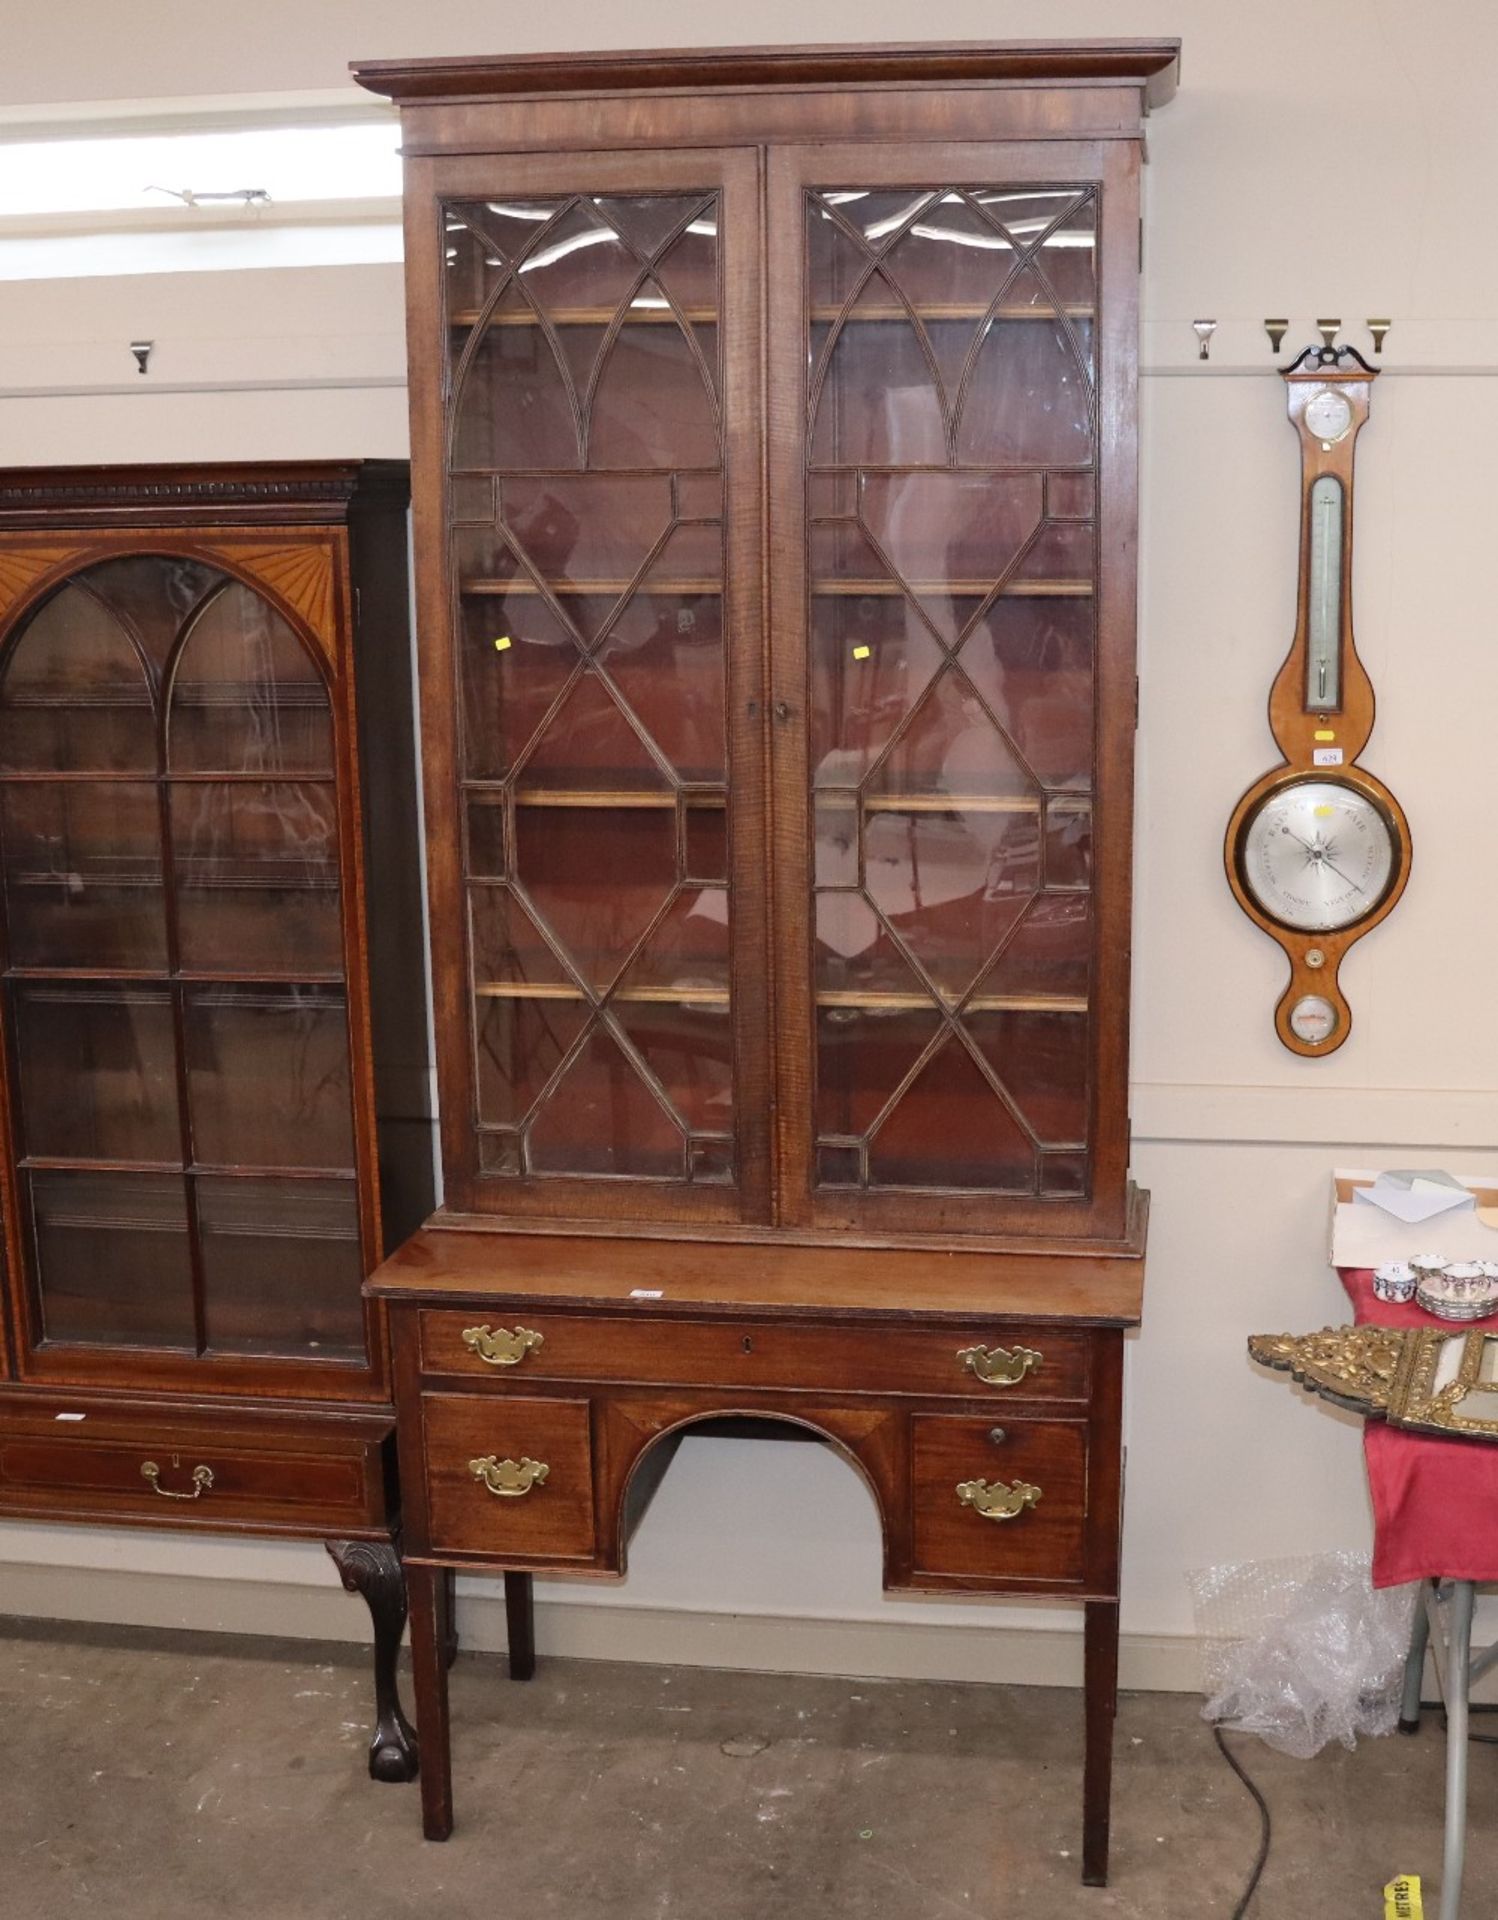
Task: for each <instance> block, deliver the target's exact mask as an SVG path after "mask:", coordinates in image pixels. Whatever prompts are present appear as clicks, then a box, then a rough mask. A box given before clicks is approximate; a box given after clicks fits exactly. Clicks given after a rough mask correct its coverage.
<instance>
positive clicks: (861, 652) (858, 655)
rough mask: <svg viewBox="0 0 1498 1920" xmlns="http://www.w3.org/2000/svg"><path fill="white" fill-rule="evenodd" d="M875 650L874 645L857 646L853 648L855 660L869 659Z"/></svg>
mask: <svg viewBox="0 0 1498 1920" xmlns="http://www.w3.org/2000/svg"><path fill="white" fill-rule="evenodd" d="M873 651H874V649H873V648H872V647H855V648H854V649H853V658H854V659H855V660H867V659H868V657H869V655H870V654H871V653H872V652H873Z"/></svg>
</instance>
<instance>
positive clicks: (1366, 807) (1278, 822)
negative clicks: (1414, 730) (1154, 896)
mask: <svg viewBox="0 0 1498 1920" xmlns="http://www.w3.org/2000/svg"><path fill="white" fill-rule="evenodd" d="M1239 863H1240V870H1241V872H1242V876H1243V884H1244V886H1245V887H1247V889H1248V891H1249V893H1250V894H1251V895H1252V896H1253V899H1254V901H1255V902H1256V904H1257V905H1258V907H1259V909H1260V911H1261V912H1263V913H1266V914H1268V915H1269V917H1270V918H1271V919H1272V920H1277V921H1279V923H1280V925H1281V926H1285V927H1295V928H1297V929H1299V930H1300V931H1303V932H1306V933H1336V932H1340V931H1341V930H1342V928H1344V927H1351V926H1355V925H1356V924H1357V922H1358V921H1359V920H1364V919H1366V918H1367V916H1368V915H1369V914H1370V913H1372V912H1373V911H1374V910H1375V908H1377V907H1378V906H1379V904H1380V903H1381V902H1382V900H1383V898H1384V896H1385V894H1387V892H1388V891H1389V887H1390V884H1391V883H1392V881H1393V879H1394V877H1395V873H1396V870H1397V866H1398V842H1397V840H1396V838H1395V835H1394V832H1393V829H1392V827H1391V826H1390V824H1389V822H1388V821H1387V820H1386V819H1385V818H1384V816H1383V814H1382V813H1381V812H1380V811H1379V809H1378V808H1377V807H1376V806H1375V805H1374V803H1373V802H1372V801H1371V800H1370V799H1369V798H1368V797H1367V795H1366V794H1364V793H1360V792H1359V791H1358V789H1357V788H1356V787H1351V786H1346V785H1344V784H1343V783H1342V782H1341V781H1332V780H1297V781H1293V782H1292V783H1291V784H1290V785H1289V786H1285V787H1280V788H1278V789H1276V790H1273V791H1271V792H1270V793H1268V794H1267V795H1266V796H1265V798H1264V799H1263V800H1261V801H1260V803H1259V805H1258V806H1257V807H1256V808H1255V809H1254V810H1253V812H1252V813H1250V814H1249V816H1248V819H1247V821H1246V822H1245V823H1244V829H1243V839H1242V847H1241V851H1240V854H1239Z"/></svg>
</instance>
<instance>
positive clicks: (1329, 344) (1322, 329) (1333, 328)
mask: <svg viewBox="0 0 1498 1920" xmlns="http://www.w3.org/2000/svg"><path fill="white" fill-rule="evenodd" d="M1316 331H1317V332H1318V333H1319V334H1320V335H1321V344H1322V345H1323V346H1324V347H1325V348H1326V350H1327V352H1328V353H1330V351H1331V350H1332V348H1333V347H1334V346H1336V344H1337V335H1338V334H1339V333H1340V332H1341V331H1342V322H1341V321H1340V320H1318V321H1317V322H1316Z"/></svg>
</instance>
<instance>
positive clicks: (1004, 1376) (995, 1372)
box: [957, 1347, 1042, 1387]
mask: <svg viewBox="0 0 1498 1920" xmlns="http://www.w3.org/2000/svg"><path fill="white" fill-rule="evenodd" d="M957 1358H958V1359H959V1360H960V1361H961V1362H962V1363H963V1364H964V1365H965V1366H966V1367H967V1368H968V1370H969V1372H971V1373H975V1374H977V1376H978V1378H979V1379H980V1380H981V1381H982V1382H983V1384H984V1385H985V1386H989V1387H1017V1386H1018V1385H1019V1383H1020V1381H1021V1380H1023V1379H1024V1377H1025V1375H1026V1374H1027V1373H1038V1372H1039V1371H1040V1362H1041V1358H1042V1356H1041V1355H1040V1354H1038V1353H1037V1352H1036V1351H1035V1349H1034V1347H1015V1348H1014V1349H1013V1351H1012V1352H1011V1351H1010V1350H1009V1349H1007V1348H1005V1347H963V1348H962V1349H961V1351H960V1352H959V1353H958V1355H957Z"/></svg>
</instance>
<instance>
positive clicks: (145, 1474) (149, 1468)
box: [140, 1460, 213, 1500]
mask: <svg viewBox="0 0 1498 1920" xmlns="http://www.w3.org/2000/svg"><path fill="white" fill-rule="evenodd" d="M140 1472H141V1478H142V1479H143V1480H147V1481H149V1482H150V1486H151V1491H152V1493H159V1494H160V1495H161V1497H162V1499H163V1500H200V1499H201V1498H202V1497H203V1495H204V1494H205V1493H210V1492H212V1490H213V1468H212V1467H204V1466H197V1467H194V1468H193V1470H192V1492H191V1493H173V1492H172V1490H171V1488H170V1487H164V1486H162V1484H161V1469H160V1467H158V1466H157V1464H156V1462H155V1461H154V1460H142V1461H141V1463H140Z"/></svg>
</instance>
